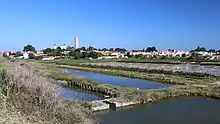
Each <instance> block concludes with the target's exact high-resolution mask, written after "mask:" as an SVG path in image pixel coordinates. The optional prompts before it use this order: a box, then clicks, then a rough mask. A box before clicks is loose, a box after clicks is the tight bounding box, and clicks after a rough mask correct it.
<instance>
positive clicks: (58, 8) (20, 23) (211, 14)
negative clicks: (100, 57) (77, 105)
mask: <svg viewBox="0 0 220 124" xmlns="http://www.w3.org/2000/svg"><path fill="white" fill-rule="evenodd" d="M75 35H77V36H78V37H79V42H80V46H89V45H92V46H94V47H98V48H103V47H107V48H110V47H124V48H127V49H138V48H139V49H142V48H147V47H148V46H156V47H157V48H158V49H168V48H174V49H193V48H195V47H197V46H204V47H207V48H215V49H220V0H0V43H1V44H0V50H9V49H10V50H21V49H22V47H23V46H24V45H25V44H32V45H34V46H35V47H36V48H37V49H42V48H45V47H50V46H53V44H64V43H65V44H73V37H74V36H75Z"/></svg>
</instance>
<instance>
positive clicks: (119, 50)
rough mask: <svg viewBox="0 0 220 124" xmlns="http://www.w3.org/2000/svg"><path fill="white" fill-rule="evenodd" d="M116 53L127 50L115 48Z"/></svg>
mask: <svg viewBox="0 0 220 124" xmlns="http://www.w3.org/2000/svg"><path fill="white" fill-rule="evenodd" d="M115 51H117V52H126V51H127V50H126V49H124V48H115Z"/></svg>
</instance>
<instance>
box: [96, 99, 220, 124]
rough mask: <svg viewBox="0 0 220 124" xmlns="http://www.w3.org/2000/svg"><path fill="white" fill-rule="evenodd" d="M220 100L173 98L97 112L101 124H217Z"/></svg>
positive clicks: (219, 123)
mask: <svg viewBox="0 0 220 124" xmlns="http://www.w3.org/2000/svg"><path fill="white" fill-rule="evenodd" d="M219 113H220V100H216V99H207V98H200V97H192V98H175V99H168V100H163V101H160V102H157V103H152V104H144V105H136V106H134V107H132V108H125V109H124V110H120V109H118V111H109V112H107V111H105V112H101V113H99V114H100V115H99V117H100V119H101V120H102V121H103V122H102V123H103V124H220V117H219Z"/></svg>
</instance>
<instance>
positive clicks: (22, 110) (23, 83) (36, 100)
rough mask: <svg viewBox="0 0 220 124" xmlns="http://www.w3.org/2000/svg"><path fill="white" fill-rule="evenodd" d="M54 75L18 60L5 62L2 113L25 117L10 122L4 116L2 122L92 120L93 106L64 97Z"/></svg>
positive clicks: (0, 81) (0, 78) (0, 75)
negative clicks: (36, 70) (46, 75)
mask: <svg viewBox="0 0 220 124" xmlns="http://www.w3.org/2000/svg"><path fill="white" fill-rule="evenodd" d="M53 82H54V81H53V80H52V79H48V78H46V77H43V76H41V75H40V74H38V73H37V72H35V71H33V69H32V68H30V67H28V66H26V65H20V64H18V63H11V62H8V61H6V62H4V67H2V66H1V67H0V89H2V90H1V91H0V99H1V101H0V102H1V103H0V105H1V106H3V108H4V109H1V111H0V115H2V114H3V112H2V111H3V110H5V111H4V115H5V113H13V114H10V115H9V117H10V116H11V118H12V119H13V118H15V117H14V116H17V118H19V119H20V120H21V121H23V122H19V121H15V122H9V121H10V119H7V118H6V117H4V116H1V117H0V119H1V120H0V122H1V121H3V120H5V123H24V122H26V123H53V124H54V123H61V124H68V123H69V124H70V123H71V124H92V123H95V122H94V121H93V120H92V117H93V116H92V113H91V111H90V109H88V108H85V107H83V105H82V103H81V102H78V101H62V100H61V99H60V90H61V87H60V86H58V85H57V84H54V83H53Z"/></svg>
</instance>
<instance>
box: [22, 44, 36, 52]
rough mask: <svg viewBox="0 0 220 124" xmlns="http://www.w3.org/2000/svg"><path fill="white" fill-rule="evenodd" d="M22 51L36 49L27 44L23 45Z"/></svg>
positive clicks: (33, 50)
mask: <svg viewBox="0 0 220 124" xmlns="http://www.w3.org/2000/svg"><path fill="white" fill-rule="evenodd" d="M23 51H32V52H36V49H35V48H34V47H33V46H32V45H27V46H24V50H23Z"/></svg>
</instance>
